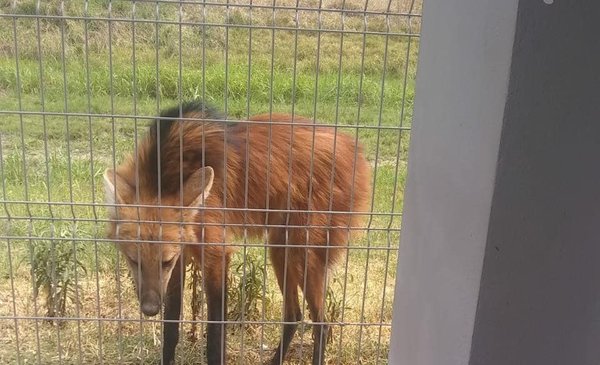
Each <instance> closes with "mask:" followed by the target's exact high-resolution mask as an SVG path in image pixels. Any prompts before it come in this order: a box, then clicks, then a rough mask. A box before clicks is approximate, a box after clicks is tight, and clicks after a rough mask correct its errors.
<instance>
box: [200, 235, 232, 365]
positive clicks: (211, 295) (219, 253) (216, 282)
mask: <svg viewBox="0 0 600 365" xmlns="http://www.w3.org/2000/svg"><path fill="white" fill-rule="evenodd" d="M215 246H216V244H215ZM207 251H209V250H208V249H207V250H205V260H206V261H205V269H204V278H205V279H204V280H205V282H204V285H205V290H206V302H207V303H206V304H207V309H208V321H209V323H208V325H207V326H206V358H207V362H208V364H209V365H217V364H219V365H221V364H223V365H224V364H226V354H225V343H226V342H225V337H226V330H225V320H226V314H227V270H228V267H229V254H228V253H227V252H226V250H225V249H224V248H220V247H211V249H210V251H211V252H210V253H209V254H206V253H208V252H207Z"/></svg>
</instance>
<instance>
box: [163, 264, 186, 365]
mask: <svg viewBox="0 0 600 365" xmlns="http://www.w3.org/2000/svg"><path fill="white" fill-rule="evenodd" d="M182 266H183V264H182V258H181V257H180V258H179V260H177V263H176V264H175V267H174V268H173V273H172V274H171V279H170V280H169V284H168V287H167V294H166V296H165V311H164V319H165V321H166V322H165V324H164V330H163V354H162V362H161V364H165V365H171V364H173V362H174V359H175V348H176V347H177V342H179V320H180V319H181V317H180V316H181V290H182V287H183V286H184V283H185V271H183V272H182V269H185V267H182Z"/></svg>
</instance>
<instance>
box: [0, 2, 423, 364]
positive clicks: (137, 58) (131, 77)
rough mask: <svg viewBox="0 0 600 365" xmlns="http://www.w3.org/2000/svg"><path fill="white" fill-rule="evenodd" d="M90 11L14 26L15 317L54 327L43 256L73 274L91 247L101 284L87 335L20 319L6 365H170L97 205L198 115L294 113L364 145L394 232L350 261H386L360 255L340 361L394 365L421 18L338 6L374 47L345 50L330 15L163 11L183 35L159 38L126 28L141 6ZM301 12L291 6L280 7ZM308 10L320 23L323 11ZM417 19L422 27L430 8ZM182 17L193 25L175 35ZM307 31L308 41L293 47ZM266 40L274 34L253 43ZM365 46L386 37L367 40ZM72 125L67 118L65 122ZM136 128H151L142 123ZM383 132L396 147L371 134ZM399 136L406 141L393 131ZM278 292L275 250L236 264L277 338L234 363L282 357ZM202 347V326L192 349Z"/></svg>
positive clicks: (7, 120) (8, 89)
mask: <svg viewBox="0 0 600 365" xmlns="http://www.w3.org/2000/svg"><path fill="white" fill-rule="evenodd" d="M36 3H37V2H35V1H17V2H15V4H16V6H15V7H13V6H12V5H13V1H7V0H4V1H2V0H0V13H2V14H13V13H16V14H21V15H23V14H28V15H35V14H37V12H38V10H37V9H36ZM82 3H83V2H64V14H65V15H67V16H70V17H73V18H72V19H68V20H61V19H58V18H47V19H41V20H39V21H38V20H37V19H36V18H24V17H18V18H12V17H8V16H3V17H0V32H1V33H2V34H3V40H2V41H0V111H25V112H27V113H24V114H21V115H18V114H16V113H5V112H4V113H2V114H1V115H0V118H1V120H2V121H1V122H0V148H1V151H0V152H1V156H0V157H1V160H0V162H1V165H0V180H1V184H0V196H1V198H0V236H1V237H2V238H0V298H1V299H0V303H1V304H2V305H0V316H2V318H8V317H10V316H15V315H16V316H20V317H25V318H30V317H35V316H45V314H46V308H45V300H44V298H43V296H40V297H37V298H36V297H35V296H34V295H33V294H34V279H33V278H32V265H31V260H32V259H33V260H35V259H36V258H37V260H41V259H39V257H41V256H40V255H47V254H48V252H47V251H44V250H41V251H40V248H44V249H45V248H47V247H51V246H52V245H54V244H56V243H58V242H64V243H65V245H63V246H64V247H61V252H62V253H63V254H64V255H65V256H64V257H69V256H68V254H66V253H64V250H66V249H68V247H69V246H71V245H74V246H76V247H77V248H78V250H77V259H78V260H80V261H81V263H82V264H83V266H84V267H85V269H86V270H85V271H81V272H78V275H77V281H78V285H79V287H78V289H77V292H76V294H77V298H73V299H74V300H67V304H66V308H65V310H66V312H65V316H66V317H68V318H77V317H80V318H85V320H82V321H76V320H74V319H73V320H67V321H65V322H64V324H63V325H62V326H59V327H57V326H53V325H51V324H49V323H46V322H44V321H42V320H40V321H36V320H34V319H19V320H18V321H17V322H16V324H15V321H14V320H11V319H3V320H2V321H0V330H1V331H2V333H5V334H6V335H5V336H4V337H3V338H1V339H0V362H1V363H7V364H8V363H17V362H18V361H17V360H20V363H31V362H34V363H35V362H37V361H39V362H40V363H44V364H50V363H60V362H61V361H62V362H64V363H78V362H79V361H81V362H82V363H86V364H87V363H98V362H99V359H100V358H102V359H103V361H104V363H107V364H112V363H119V362H120V363H136V364H137V363H140V362H142V363H154V362H155V361H156V359H157V356H158V355H159V352H160V343H159V338H160V336H159V334H160V326H159V325H158V324H156V323H153V322H150V321H143V322H142V321H140V320H139V319H140V315H139V309H138V303H137V299H136V298H135V293H134V292H133V288H132V286H131V281H130V280H129V278H128V274H127V271H126V267H125V265H124V264H123V262H122V260H121V259H120V257H119V256H118V255H117V254H116V250H115V248H114V246H113V245H110V244H107V243H106V242H103V241H102V239H103V238H104V233H105V226H104V224H103V223H102V222H96V219H97V218H98V219H100V220H102V219H105V218H106V213H105V211H104V209H103V208H102V207H100V206H95V205H94V204H99V203H102V198H103V197H102V194H103V192H102V189H101V188H102V187H101V172H102V171H103V170H104V169H105V168H106V167H110V166H112V165H113V164H114V163H119V161H120V160H121V157H122V156H123V155H124V154H125V153H127V152H129V151H130V150H131V149H132V148H133V145H134V137H135V136H136V132H137V135H141V134H143V133H144V132H145V130H146V125H147V124H148V122H149V119H148V118H151V117H153V116H155V115H156V114H157V113H158V112H159V111H160V110H161V109H163V108H166V107H171V106H173V105H176V104H177V102H178V100H180V99H190V98H198V97H200V98H204V99H205V100H206V101H208V102H210V103H212V104H213V105H215V106H216V107H217V108H219V109H220V110H222V111H225V112H226V113H227V115H228V116H229V117H230V118H245V117H247V116H249V115H252V114H257V113H265V112H269V111H270V110H272V111H274V112H292V111H294V112H295V113H296V114H301V115H304V116H308V117H311V118H315V119H317V120H318V122H319V123H321V124H329V125H332V124H339V125H342V126H344V127H343V128H342V129H343V130H344V131H346V132H347V133H350V134H353V135H354V134H358V138H359V141H360V142H361V143H362V144H363V145H364V147H365V150H366V154H367V158H368V159H369V161H370V162H371V164H372V166H373V167H374V168H375V171H376V173H375V174H374V178H375V180H374V182H375V190H374V195H373V211H374V212H377V213H383V214H382V215H376V216H373V219H372V220H371V221H370V222H369V227H370V228H372V230H370V231H368V233H367V234H366V235H365V236H364V237H363V238H361V239H360V240H357V241H354V242H352V243H351V245H353V246H354V247H367V246H368V247H370V248H371V250H367V249H352V250H350V251H349V255H348V260H347V263H346V262H343V263H342V264H341V265H339V266H338V267H337V268H336V269H335V270H334V272H333V273H332V275H331V277H330V281H329V285H330V291H329V295H328V313H329V316H330V318H331V319H332V321H333V322H334V324H333V326H332V328H333V340H332V343H331V344H330V345H329V346H328V353H327V361H328V363H336V364H338V363H339V364H355V363H362V364H370V363H376V362H378V361H380V362H381V361H383V362H385V359H387V350H388V344H389V335H390V330H389V327H388V326H387V325H389V323H390V322H391V312H392V310H391V306H392V298H393V285H394V282H395V264H396V260H397V252H396V250H395V249H396V248H397V247H398V244H399V233H398V229H399V228H400V217H399V216H398V215H392V214H390V213H392V212H393V213H395V214H397V213H400V212H401V210H402V202H403V187H404V178H405V173H406V157H407V156H406V152H407V148H408V145H409V135H408V130H402V131H399V130H398V129H397V128H395V127H398V126H403V127H404V128H406V129H408V128H410V124H411V119H412V102H413V98H414V77H415V68H416V58H417V50H418V38H413V39H412V40H410V44H409V41H408V38H407V37H402V36H398V35H393V36H386V35H385V32H386V31H388V30H389V31H390V32H398V33H410V32H412V33H416V32H418V27H419V18H413V19H412V20H410V21H409V20H407V18H405V17H398V16H390V17H389V18H387V19H386V18H385V17H384V16H383V15H378V14H372V15H369V17H368V21H367V22H366V23H365V21H364V20H365V19H364V17H363V16H362V15H361V14H360V13H357V12H352V11H359V10H362V9H363V8H364V3H363V2H362V1H359V0H346V1H341V0H332V1H323V2H322V9H325V10H327V9H342V8H343V9H346V10H349V11H350V12H348V13H346V14H345V15H344V21H343V26H344V29H345V30H347V31H349V32H353V31H355V32H358V33H347V34H344V35H343V37H342V36H341V35H340V34H339V33H321V34H320V35H319V34H318V33H317V32H315V31H314V30H315V29H316V28H318V27H319V26H320V27H321V28H322V29H330V30H332V29H333V30H335V29H341V26H342V25H341V17H340V15H339V14H338V13H333V12H326V11H323V12H322V13H321V16H320V18H319V17H318V15H317V12H316V11H312V10H301V11H299V12H298V13H297V14H296V12H295V11H293V10H285V9H280V10H278V11H277V12H275V13H273V12H272V11H270V10H268V9H259V8H255V9H253V10H252V13H250V12H249V11H248V9H247V8H243V7H242V8H238V7H231V8H230V9H229V10H227V9H226V8H225V7H218V6H208V7H206V11H205V12H204V13H203V11H202V7H201V6H200V5H196V4H188V5H184V6H182V7H181V8H179V6H177V5H172V4H162V5H161V6H160V7H159V8H158V17H159V19H161V21H164V22H166V23H165V24H160V25H158V26H156V25H155V24H153V23H151V22H144V21H145V20H154V19H156V17H157V10H156V9H157V8H156V6H155V5H154V4H140V3H136V7H135V18H136V19H137V20H140V22H138V23H136V24H135V26H132V23H131V22H125V21H122V20H124V19H131V17H132V14H133V13H132V6H131V3H129V2H109V1H107V0H92V1H89V6H88V9H87V14H88V15H90V16H92V17H95V18H94V19H91V20H88V21H84V20H82V19H81V18H78V17H82V16H84V15H86V10H85V8H84V7H83V5H82ZM109 3H111V6H112V12H111V13H110V17H111V18H112V19H113V21H112V22H110V24H109V22H108V21H107V20H106V18H107V17H108V16H109V11H108V4H109ZM234 3H238V4H239V3H240V2H239V1H236V2H234ZM408 3H409V2H406V3H405V2H402V1H393V2H392V3H391V5H392V10H394V11H400V10H402V11H408V10H409V9H408V5H407V4H408ZM253 4H255V5H271V4H272V2H269V1H266V0H264V1H263V0H259V1H254V2H253ZM368 4H369V5H368V8H367V10H369V11H379V12H380V13H381V12H382V11H385V10H386V8H387V6H388V3H387V1H382V0H374V1H369V3H368ZM294 5H295V1H291V0H285V1H282V2H277V6H294ZM300 5H301V6H303V7H306V8H316V7H317V6H318V5H319V2H317V1H314V0H310V1H306V2H305V3H304V2H302V3H301V4H300ZM414 11H415V12H416V13H418V12H419V11H420V3H418V4H417V8H416V9H415V10H414ZM39 12H40V14H46V15H51V16H57V15H60V14H61V6H60V1H57V0H52V1H46V2H42V3H41V6H40V9H39ZM180 14H181V17H182V20H183V21H184V23H185V25H182V26H181V27H180V26H179V25H178V24H176V23H173V24H171V23H169V22H177V21H178V19H179V16H180ZM203 14H204V15H203ZM296 15H298V19H299V30H298V31H295V30H290V29H289V28H293V27H295V26H296V24H295V21H294V17H295V16H296ZM319 20H320V22H319ZM201 22H205V23H206V24H217V23H219V24H225V23H226V24H229V25H231V26H232V27H231V28H228V29H225V28H224V27H219V26H210V25H208V26H202V25H201V24H202V23H201ZM249 24H251V25H252V26H255V27H257V28H254V29H252V30H251V31H250V30H249V29H247V28H243V27H240V26H244V25H249ZM365 24H366V28H365ZM261 26H267V27H268V26H276V27H283V28H286V29H282V30H276V31H272V30H270V29H260V27H261ZM364 30H367V31H369V32H374V33H375V34H366V35H363V34H361V33H360V32H362V31H364ZM38 40H39V43H38ZM317 49H319V52H317ZM340 55H341V58H340ZM340 59H341V61H340ZM317 60H318V61H317ZM17 69H18V72H17ZM40 112H46V114H40ZM65 112H66V113H70V114H69V116H68V117H67V116H65V115H64V114H60V113H65ZM57 113H58V114H57ZM111 115H117V117H114V118H112V117H111ZM135 115H137V116H139V117H140V118H136V119H134V118H131V116H135ZM121 116H122V117H121ZM377 126H381V127H383V128H384V129H377V128H364V127H377ZM357 127H358V128H357ZM390 127H394V128H395V129H394V128H391V129H385V128H390ZM70 202H75V203H76V204H75V205H72V206H71V204H69V203H70ZM387 228H391V230H386V229H387ZM98 240H99V241H98ZM65 247H66V248H65ZM40 252H41V253H40ZM243 254H245V255H246V259H245V260H244V256H243ZM244 263H246V265H244ZM38 269H39V267H38ZM244 275H247V277H246V278H247V279H246V280H242V277H244ZM274 279H275V278H274V277H273V273H272V271H271V269H270V267H269V264H268V260H266V256H265V252H264V250H263V249H261V248H259V247H253V246H250V247H249V248H247V249H246V250H240V252H238V253H237V254H236V255H235V257H234V262H233V264H232V272H231V282H232V289H231V290H230V295H231V297H232V301H231V303H232V305H231V308H230V310H231V311H232V315H233V318H239V316H240V309H241V308H242V306H241V305H243V304H245V303H248V304H247V305H246V306H245V307H244V308H245V309H244V312H245V313H244V318H246V319H247V320H251V321H265V322H267V323H266V324H264V325H259V324H244V325H243V326H231V328H230V336H229V342H228V351H229V354H230V356H231V360H232V363H233V362H237V361H242V360H243V361H244V362H251V361H261V359H262V360H265V359H266V358H267V357H268V356H270V354H271V351H272V349H273V348H274V347H275V346H276V344H277V340H278V336H279V334H280V328H279V326H278V325H276V324H273V323H269V321H278V320H280V319H281V295H280V293H279V290H278V288H277V285H276V283H275V280H274ZM263 286H266V288H265V291H264V295H263V292H262V289H263ZM241 287H243V288H245V290H246V292H245V294H244V299H245V300H244V303H242V302H241V294H240V290H241V289H240V288H241ZM71 296H72V295H71ZM190 299H191V298H190V290H189V289H188V291H187V292H186V302H185V303H186V308H185V315H184V319H185V320H190V319H191V309H190ZM363 302H364V303H365V304H364V305H363ZM263 312H264V318H263ZM98 318H100V320H98ZM305 318H307V322H306V323H307V325H305V326H301V327H302V329H301V330H300V331H299V334H298V335H297V336H296V338H295V340H294V342H293V345H292V349H291V350H290V362H291V363H294V364H295V363H302V360H301V358H303V357H306V356H309V355H310V349H309V346H310V343H311V337H310V336H311V335H310V321H309V320H308V315H307V314H306V315H305ZM118 319H121V320H120V321H118ZM199 319H200V320H202V319H203V317H202V313H201V315H200V318H199ZM339 323H373V324H378V323H383V324H384V326H383V327H380V326H376V325H374V326H359V325H351V324H345V325H344V326H341V325H339ZM190 329H191V324H189V323H186V324H184V325H183V329H182V331H184V332H188V331H190ZM202 329H203V328H202V324H201V323H200V324H199V328H198V331H199V332H198V333H196V336H197V339H196V341H192V340H190V339H189V338H187V337H186V336H182V339H181V341H180V346H179V347H178V355H177V356H178V358H179V359H180V360H179V361H180V363H190V362H193V361H194V360H197V359H202V360H203V359H204V355H203V351H204V338H203V336H202ZM17 335H18V341H17ZM38 338H39V339H38ZM359 339H360V341H359ZM17 342H18V348H17ZM263 346H265V348H266V350H262V348H263ZM59 349H60V350H59ZM17 350H18V351H17ZM261 356H262V358H261ZM378 359H379V360H378Z"/></svg>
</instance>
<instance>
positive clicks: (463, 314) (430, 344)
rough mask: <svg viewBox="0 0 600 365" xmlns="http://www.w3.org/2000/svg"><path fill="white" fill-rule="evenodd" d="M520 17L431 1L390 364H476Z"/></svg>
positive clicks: (511, 2)
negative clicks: (475, 339) (480, 300)
mask: <svg viewBox="0 0 600 365" xmlns="http://www.w3.org/2000/svg"><path fill="white" fill-rule="evenodd" d="M540 1H541V0H540ZM516 13H517V0H502V1H499V0H488V1H481V0H425V1H424V9H423V14H424V18H423V26H422V37H421V45H420V50H419V65H418V75H417V88H416V99H415V111H414V121H413V129H412V134H411V146H410V153H409V165H408V179H407V187H406V195H405V201H404V215H403V224H402V227H403V231H402V237H401V246H400V255H399V259H398V272H397V281H396V289H395V299H394V317H393V329H392V332H393V333H392V339H391V345H390V348H391V351H390V355H389V356H390V358H389V361H390V364H394V365H396V364H399V365H426V364H427V365H430V364H443V365H453V364H467V363H468V358H469V354H470V351H471V336H472V332H473V323H474V319H475V309H476V305H477V297H478V292H479V285H480V277H481V268H482V265H483V255H484V250H485V242H486V237H487V227H488V220H489V216H490V206H491V201H492V193H493V187H494V178H495V174H496V161H497V154H498V148H499V142H500V132H501V128H502V122H503V114H504V106H505V99H506V95H507V88H508V79H509V77H508V75H509V68H510V60H511V49H512V46H513V38H514V28H515V21H516Z"/></svg>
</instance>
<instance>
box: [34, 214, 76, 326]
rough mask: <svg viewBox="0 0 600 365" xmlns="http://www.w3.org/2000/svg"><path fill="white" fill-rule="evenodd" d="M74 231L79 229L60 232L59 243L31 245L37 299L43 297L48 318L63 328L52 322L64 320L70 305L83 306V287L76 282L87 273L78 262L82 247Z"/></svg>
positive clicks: (39, 242)
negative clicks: (80, 291) (81, 291)
mask: <svg viewBox="0 0 600 365" xmlns="http://www.w3.org/2000/svg"><path fill="white" fill-rule="evenodd" d="M75 230H76V226H63V227H60V229H59V230H58V232H57V235H56V236H57V238H58V239H52V238H50V239H44V240H35V241H33V242H32V247H31V249H32V255H31V260H30V265H31V269H32V274H33V278H34V291H33V295H34V299H35V300H37V299H38V298H39V297H40V295H43V297H44V299H45V303H44V305H45V307H46V316H47V317H48V318H49V319H48V321H49V322H50V323H54V324H62V321H60V320H52V319H51V318H56V317H58V318H60V317H64V316H65V315H66V313H67V304H68V303H69V302H71V303H73V304H75V305H78V304H80V303H79V298H78V296H77V292H78V290H80V289H81V287H80V285H79V283H78V280H77V278H78V277H81V275H82V274H83V275H85V273H86V270H85V266H84V264H83V263H82V262H81V261H80V259H79V257H81V255H82V253H83V247H81V246H80V245H78V244H77V243H76V242H75V240H74V238H73V237H74V232H75ZM41 236H47V235H41ZM78 254H79V256H78Z"/></svg>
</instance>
